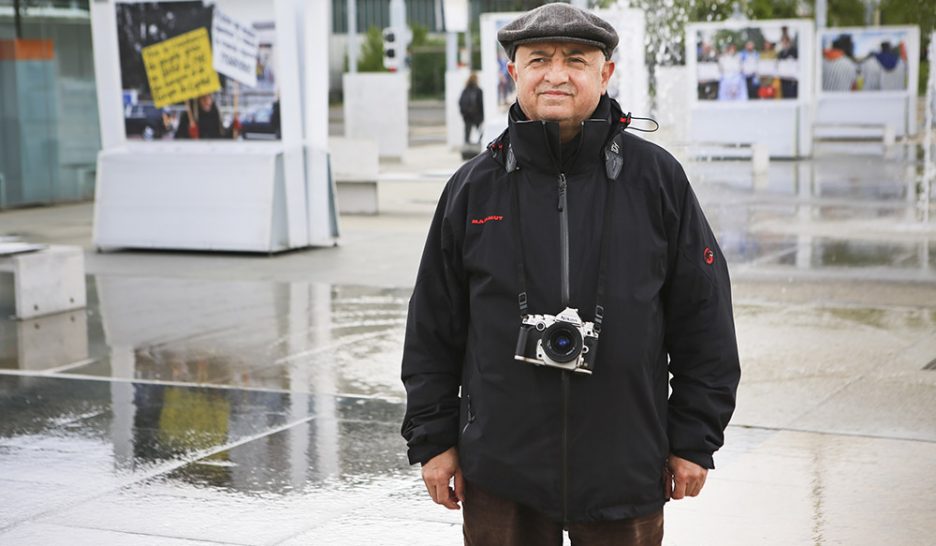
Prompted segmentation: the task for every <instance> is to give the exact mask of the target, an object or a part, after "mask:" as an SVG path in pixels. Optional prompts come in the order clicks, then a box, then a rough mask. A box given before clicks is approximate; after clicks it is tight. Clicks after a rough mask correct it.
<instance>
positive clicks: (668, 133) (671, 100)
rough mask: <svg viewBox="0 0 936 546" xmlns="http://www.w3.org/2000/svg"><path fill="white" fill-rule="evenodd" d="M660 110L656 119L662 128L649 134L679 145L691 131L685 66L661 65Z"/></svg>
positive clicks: (658, 77) (656, 139) (658, 69)
mask: <svg viewBox="0 0 936 546" xmlns="http://www.w3.org/2000/svg"><path fill="white" fill-rule="evenodd" d="M654 76H655V79H656V111H655V112H653V118H654V119H655V120H656V121H657V122H658V123H659V124H660V130H659V131H657V132H654V133H649V134H647V135H645V138H647V139H648V140H652V141H654V142H658V143H664V144H676V143H682V142H685V141H686V139H687V138H688V134H689V97H688V96H686V93H685V85H686V83H685V82H686V78H687V77H688V76H687V70H686V67H685V65H683V66H678V65H677V66H657V67H656V70H655V72H654Z"/></svg>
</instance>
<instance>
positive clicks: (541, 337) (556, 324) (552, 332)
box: [514, 307, 598, 374]
mask: <svg viewBox="0 0 936 546" xmlns="http://www.w3.org/2000/svg"><path fill="white" fill-rule="evenodd" d="M597 349H598V334H597V333H595V325H594V323H592V322H582V319H581V318H579V315H578V310H576V309H572V308H569V307H567V308H566V309H565V310H564V311H562V312H561V313H559V314H558V315H556V316H553V315H525V316H524V317H523V321H522V322H521V324H520V335H519V336H518V337H517V354H516V355H514V359H515V360H520V361H522V362H529V363H531V364H536V365H537V366H552V367H555V368H561V369H563V370H569V371H573V372H577V373H584V374H591V373H592V371H593V370H594V366H595V356H596V354H597Z"/></svg>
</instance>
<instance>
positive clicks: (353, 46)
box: [348, 0, 358, 74]
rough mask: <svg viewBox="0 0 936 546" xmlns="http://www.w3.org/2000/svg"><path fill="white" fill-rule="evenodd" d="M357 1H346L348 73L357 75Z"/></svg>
mask: <svg viewBox="0 0 936 546" xmlns="http://www.w3.org/2000/svg"><path fill="white" fill-rule="evenodd" d="M357 54H358V47H357V0H348V72H350V73H352V74H357Z"/></svg>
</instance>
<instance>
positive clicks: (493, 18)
mask: <svg viewBox="0 0 936 546" xmlns="http://www.w3.org/2000/svg"><path fill="white" fill-rule="evenodd" d="M521 15H523V13H522V12H504V13H482V14H481V75H480V77H479V78H478V79H479V80H480V82H479V83H480V84H481V89H482V90H483V91H484V138H483V139H482V142H487V141H490V140H493V139H495V138H497V135H499V134H501V133H502V132H503V131H504V129H506V128H507V111H506V110H505V109H502V108H501V106H500V105H499V104H498V93H497V78H498V71H499V67H498V60H497V58H498V54H501V53H500V52H502V51H503V50H502V49H501V46H500V43H498V41H497V31H498V30H499V29H500V28H501V27H502V26H504V25H506V24H507V23H509V22H511V21H513V20H514V19H516V18H517V17H519V16H521Z"/></svg>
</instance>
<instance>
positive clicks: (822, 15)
mask: <svg viewBox="0 0 936 546" xmlns="http://www.w3.org/2000/svg"><path fill="white" fill-rule="evenodd" d="M828 12H829V2H828V0H816V28H825V27H826V25H828V20H829V18H828V15H829V13H828Z"/></svg>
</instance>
